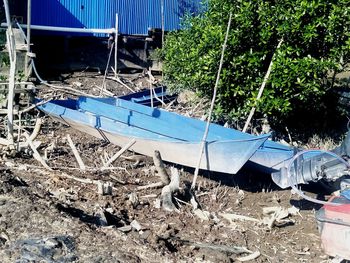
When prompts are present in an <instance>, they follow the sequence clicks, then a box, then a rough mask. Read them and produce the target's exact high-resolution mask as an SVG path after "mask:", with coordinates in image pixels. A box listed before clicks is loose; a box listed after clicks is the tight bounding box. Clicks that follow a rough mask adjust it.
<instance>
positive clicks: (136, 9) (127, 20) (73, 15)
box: [32, 0, 201, 35]
mask: <svg viewBox="0 0 350 263" xmlns="http://www.w3.org/2000/svg"><path fill="white" fill-rule="evenodd" d="M161 1H162V0H32V23H33V24H35V25H49V26H63V27H78V28H84V27H85V28H112V27H114V26H115V14H116V13H118V16H119V32H120V34H126V35H147V33H148V29H149V28H161V26H162V22H161V20H162V19H161ZM200 2H201V0H164V19H165V23H164V25H165V30H166V31H171V30H176V29H179V28H180V21H181V17H182V16H183V15H184V14H185V13H186V12H190V13H198V12H199V10H200V9H201V8H200V7H201V4H200Z"/></svg>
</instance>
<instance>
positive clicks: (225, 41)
mask: <svg viewBox="0 0 350 263" xmlns="http://www.w3.org/2000/svg"><path fill="white" fill-rule="evenodd" d="M231 21H232V13H230V18H229V20H228V24H227V29H226V35H225V40H224V44H223V45H222V51H221V58H220V64H219V69H218V74H217V75H216V81H215V86H214V92H213V98H212V100H211V104H210V110H209V116H208V119H207V124H206V126H205V130H204V135H203V138H202V141H201V144H200V149H199V154H198V162H197V166H196V169H195V171H194V176H193V181H192V185H191V189H194V188H195V186H196V182H197V177H198V173H199V167H200V165H201V161H202V156H203V150H204V146H205V145H206V141H207V137H208V132H209V126H210V121H211V116H212V113H213V110H214V104H215V100H216V93H217V89H218V86H219V81H220V74H221V69H222V65H223V63H224V55H225V50H226V46H227V40H228V36H229V33H230V28H231ZM207 158H208V156H207Z"/></svg>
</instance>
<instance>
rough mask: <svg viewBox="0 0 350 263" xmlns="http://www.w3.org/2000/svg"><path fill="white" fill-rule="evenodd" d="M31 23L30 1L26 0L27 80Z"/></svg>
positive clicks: (26, 74) (27, 75) (27, 76)
mask: <svg viewBox="0 0 350 263" xmlns="http://www.w3.org/2000/svg"><path fill="white" fill-rule="evenodd" d="M31 22H32V0H28V2H27V54H26V57H25V69H24V72H25V76H26V78H27V79H28V78H29V76H30V71H31V70H30V66H29V57H28V53H29V52H30V37H31V36H30V33H31V32H30V26H31Z"/></svg>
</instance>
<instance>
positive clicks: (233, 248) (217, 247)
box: [170, 237, 254, 254]
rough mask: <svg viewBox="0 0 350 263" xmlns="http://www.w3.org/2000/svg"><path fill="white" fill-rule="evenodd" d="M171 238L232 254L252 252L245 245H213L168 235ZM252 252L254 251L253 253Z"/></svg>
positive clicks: (197, 246) (198, 246)
mask: <svg viewBox="0 0 350 263" xmlns="http://www.w3.org/2000/svg"><path fill="white" fill-rule="evenodd" d="M170 238H171V239H174V240H176V241H179V242H181V243H183V244H184V245H189V246H194V247H196V248H207V249H212V250H216V251H221V252H227V253H232V254H243V253H251V254H252V253H253V251H250V250H249V249H247V248H246V247H239V246H225V245H214V244H209V243H200V242H193V241H189V240H183V239H179V238H176V237H170ZM253 254H254V253H253Z"/></svg>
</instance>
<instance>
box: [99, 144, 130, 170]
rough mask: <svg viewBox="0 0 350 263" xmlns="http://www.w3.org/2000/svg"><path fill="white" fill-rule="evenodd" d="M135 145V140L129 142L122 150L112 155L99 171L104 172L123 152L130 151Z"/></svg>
mask: <svg viewBox="0 0 350 263" xmlns="http://www.w3.org/2000/svg"><path fill="white" fill-rule="evenodd" d="M135 143H136V140H135V139H132V140H131V141H129V142H128V143H127V144H126V145H125V146H124V147H123V148H121V149H120V150H119V152H117V153H116V154H115V155H113V156H112V157H111V158H110V159H109V160H108V161H107V162H106V163H105V164H104V165H103V167H102V168H101V170H106V169H107V168H108V166H110V165H111V164H112V163H113V162H114V161H116V160H117V159H118V158H119V157H120V156H121V155H122V154H123V153H124V152H126V151H127V150H129V149H130V147H131V146H133V145H134V144H135Z"/></svg>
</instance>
